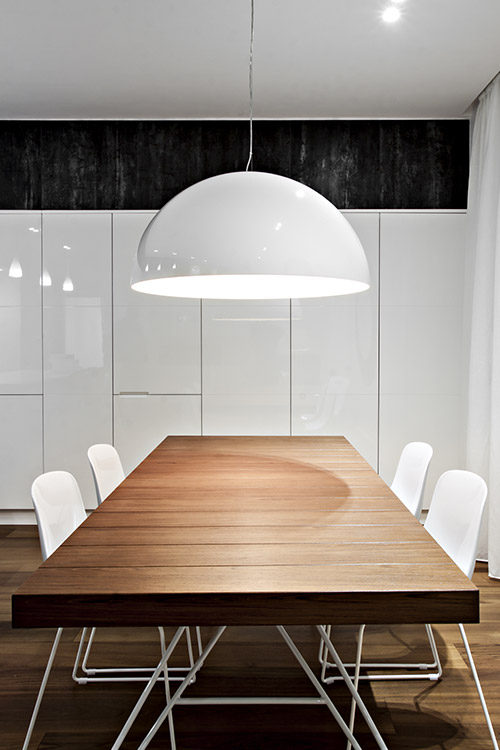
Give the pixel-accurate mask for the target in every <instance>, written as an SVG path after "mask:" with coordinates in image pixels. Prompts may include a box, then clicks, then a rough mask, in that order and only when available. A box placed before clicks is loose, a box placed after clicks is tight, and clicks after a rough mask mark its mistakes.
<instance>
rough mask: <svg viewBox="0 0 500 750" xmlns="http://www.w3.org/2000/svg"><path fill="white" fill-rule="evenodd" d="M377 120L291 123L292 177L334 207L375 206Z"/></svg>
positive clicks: (377, 170)
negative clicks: (326, 199)
mask: <svg viewBox="0 0 500 750" xmlns="http://www.w3.org/2000/svg"><path fill="white" fill-rule="evenodd" d="M378 126H379V123H378V122H371V121H370V122H368V121H363V120H356V121H350V122H348V121H335V122H328V121H310V122H296V123H293V125H292V177H293V178H294V179H296V180H299V181H300V182H303V183H305V184H306V185H309V187H312V188H313V189H314V190H317V191H318V193H321V195H324V196H325V198H328V200H330V201H332V203H333V204H334V205H335V206H337V207H338V208H379V207H380V206H379V203H380V199H379V193H380V188H379V182H380V176H379V168H378V167H379V159H380V145H379V129H378Z"/></svg>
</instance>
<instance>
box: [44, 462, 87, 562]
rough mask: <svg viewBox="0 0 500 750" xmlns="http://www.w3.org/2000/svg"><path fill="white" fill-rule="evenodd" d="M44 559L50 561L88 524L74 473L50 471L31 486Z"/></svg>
mask: <svg viewBox="0 0 500 750" xmlns="http://www.w3.org/2000/svg"><path fill="white" fill-rule="evenodd" d="M31 497H32V498H33V506H34V508H35V514H36V521H37V524H38V533H39V536H40V546H41V548H42V557H43V559H44V560H46V559H47V557H49V556H50V555H51V554H52V553H53V552H54V551H55V550H56V549H57V548H58V547H59V545H60V544H62V543H63V542H64V540H65V539H66V538H67V537H68V536H69V535H70V534H71V533H72V532H73V531H74V530H75V529H76V528H77V527H78V526H79V525H80V524H81V523H83V521H85V519H86V517H87V514H86V512H85V506H84V504H83V500H82V495H81V493H80V488H79V487H78V484H77V481H76V479H75V477H74V476H73V474H70V473H69V472H67V471H49V472H47V473H46V474H41V475H40V476H39V477H37V478H36V479H35V481H34V482H33V484H32V485H31Z"/></svg>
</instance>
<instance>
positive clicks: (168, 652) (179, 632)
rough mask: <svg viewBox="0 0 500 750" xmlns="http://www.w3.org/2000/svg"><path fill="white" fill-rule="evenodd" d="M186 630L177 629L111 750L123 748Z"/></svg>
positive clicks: (183, 628)
mask: <svg viewBox="0 0 500 750" xmlns="http://www.w3.org/2000/svg"><path fill="white" fill-rule="evenodd" d="M185 629H186V628H185V626H182V627H180V628H177V630H176V631H175V633H174V637H173V638H172V640H171V641H170V643H169V645H168V648H167V649H166V651H165V653H164V654H163V656H162V658H161V659H160V662H159V664H158V666H157V667H156V669H155V671H154V672H153V674H152V675H151V677H150V678H149V681H148V684H147V685H146V687H145V688H144V690H143V691H142V693H141V695H140V697H139V700H138V701H137V703H136V704H135V706H134V708H133V709H132V711H131V713H130V715H129V717H128V719H127V721H126V722H125V724H124V725H123V727H122V730H121V732H120V734H119V735H118V737H117V738H116V740H115V742H114V743H113V747H112V748H111V750H118V748H119V747H121V746H122V744H123V740H124V739H125V737H126V735H127V734H128V732H129V730H130V728H131V726H132V724H133V723H134V721H135V720H136V718H137V716H138V714H139V711H140V710H141V708H142V707H143V705H144V703H145V702H146V700H147V698H148V696H149V694H150V692H151V691H152V689H153V687H154V686H155V684H156V681H157V680H158V678H159V676H160V674H161V673H162V672H163V671H164V669H165V664H166V663H167V661H168V659H169V658H170V656H171V654H172V651H173V650H174V648H175V647H176V646H177V644H178V642H179V641H180V639H181V637H182V635H183V633H184V631H185Z"/></svg>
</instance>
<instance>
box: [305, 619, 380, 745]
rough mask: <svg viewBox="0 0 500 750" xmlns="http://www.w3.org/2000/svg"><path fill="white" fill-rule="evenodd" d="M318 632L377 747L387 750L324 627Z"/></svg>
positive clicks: (319, 628)
mask: <svg viewBox="0 0 500 750" xmlns="http://www.w3.org/2000/svg"><path fill="white" fill-rule="evenodd" d="M316 630H317V631H318V633H319V635H320V638H322V639H323V641H324V643H325V646H326V649H327V651H328V652H329V653H330V656H331V657H332V658H333V661H334V662H335V666H336V667H337V669H338V670H339V672H340V674H341V675H342V677H343V678H344V682H345V684H346V685H347V688H348V690H349V692H350V693H351V695H352V697H353V698H354V700H355V701H356V704H357V706H358V708H359V710H360V711H361V714H362V716H363V718H364V720H365V721H366V723H367V724H368V727H369V729H370V731H371V733H372V734H373V737H374V739H375V741H376V743H377V745H378V746H379V747H380V748H381V750H387V745H386V744H385V742H384V740H383V739H382V735H381V734H380V732H379V731H378V729H377V726H376V724H375V722H374V721H373V719H372V717H371V716H370V714H369V712H368V709H367V708H366V706H365V704H364V703H363V701H362V699H361V696H360V694H359V693H358V691H357V690H356V688H355V687H354V685H353V683H352V680H351V678H350V677H349V674H348V673H347V671H346V668H345V667H344V665H343V663H342V660H341V659H340V657H339V655H338V654H337V652H336V650H335V648H334V647H333V644H332V642H331V641H330V639H329V638H328V636H327V634H326V632H325V629H324V627H323V626H322V625H316ZM314 680H315V681H316V682H318V681H317V680H316V677H314ZM318 685H319V682H318ZM315 687H316V686H315ZM316 689H317V688H316ZM348 738H349V737H348ZM349 739H350V738H349ZM351 742H352V740H351ZM352 744H353V746H354V747H355V745H354V743H352Z"/></svg>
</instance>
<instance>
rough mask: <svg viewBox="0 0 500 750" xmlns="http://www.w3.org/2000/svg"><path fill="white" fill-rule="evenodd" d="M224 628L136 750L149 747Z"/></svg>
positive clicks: (223, 629) (203, 653)
mask: <svg viewBox="0 0 500 750" xmlns="http://www.w3.org/2000/svg"><path fill="white" fill-rule="evenodd" d="M226 627H227V626H226V625H221V626H220V627H219V628H218V629H217V631H216V633H215V635H213V636H212V638H211V639H210V640H209V642H208V643H207V645H206V646H205V649H204V651H203V652H202V653H201V654H200V656H199V657H198V659H197V660H196V663H195V664H194V666H193V668H192V670H191V671H190V672H188V674H187V675H186V677H185V679H184V682H183V683H182V684H181V685H179V687H178V688H177V690H176V691H175V693H174V695H173V696H172V699H171V701H170V703H168V704H167V705H166V706H165V708H164V709H163V711H162V712H161V714H160V715H159V716H158V718H157V720H156V721H155V723H154V724H153V726H152V727H151V729H150V730H149V732H148V733H147V735H146V736H145V737H144V739H143V741H142V742H141V744H140V745H139V747H138V748H137V750H145V748H146V747H147V746H148V745H149V743H150V742H151V740H152V739H153V737H154V736H155V734H156V733H157V731H158V730H159V728H160V727H161V725H162V724H163V722H164V721H165V719H166V717H167V716H170V714H171V712H172V709H173V707H174V706H175V704H176V703H177V701H178V700H180V698H181V697H182V694H183V692H184V691H185V689H186V688H187V687H188V686H189V684H190V682H191V677H192V676H193V675H194V674H195V673H196V672H197V671H198V669H200V668H201V667H202V666H203V662H204V661H205V659H206V658H207V656H208V654H209V653H210V651H211V650H212V649H213V647H214V646H215V644H216V643H217V641H218V640H219V638H220V637H221V635H222V634H223V632H224V631H225V629H226ZM111 750H115V748H114V746H113V747H112V748H111Z"/></svg>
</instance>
